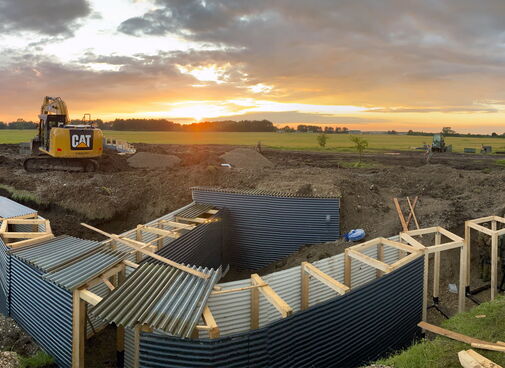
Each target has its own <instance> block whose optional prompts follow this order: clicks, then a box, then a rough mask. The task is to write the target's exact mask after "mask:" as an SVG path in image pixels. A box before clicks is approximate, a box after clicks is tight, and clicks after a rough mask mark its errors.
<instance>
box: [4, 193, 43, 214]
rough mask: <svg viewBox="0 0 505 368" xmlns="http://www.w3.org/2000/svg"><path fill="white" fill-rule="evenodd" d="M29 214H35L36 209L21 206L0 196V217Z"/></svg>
mask: <svg viewBox="0 0 505 368" xmlns="http://www.w3.org/2000/svg"><path fill="white" fill-rule="evenodd" d="M31 214H34V215H35V214H37V211H36V210H34V209H32V208H30V207H26V206H23V205H22V204H20V203H17V202H15V201H13V200H11V199H9V198H6V197H2V196H0V217H1V218H13V217H19V216H26V215H31Z"/></svg>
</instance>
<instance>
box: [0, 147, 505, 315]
mask: <svg viewBox="0 0 505 368" xmlns="http://www.w3.org/2000/svg"><path fill="white" fill-rule="evenodd" d="M136 148H137V150H138V151H139V152H148V153H156V154H163V155H170V156H171V157H172V159H171V160H168V161H169V162H173V163H174V164H173V165H172V166H171V167H170V166H168V167H165V168H162V169H156V168H142V167H140V168H139V167H136V168H132V167H130V166H129V165H128V161H127V159H128V158H127V157H125V156H119V155H116V154H113V153H110V152H109V153H107V154H105V155H104V157H103V159H102V162H101V168H100V171H99V172H96V173H91V174H88V173H66V172H51V173H26V172H25V171H24V170H23V168H22V160H23V158H24V157H23V156H20V155H19V154H18V153H17V151H18V149H17V146H16V145H0V195H6V196H9V197H12V196H16V195H18V196H19V193H17V194H16V192H15V190H25V191H29V192H30V193H31V194H32V195H33V197H32V198H25V199H24V202H25V203H26V204H27V205H29V206H32V207H33V208H36V209H38V210H39V212H40V214H41V215H42V216H44V217H46V218H48V219H50V220H51V224H52V227H53V231H54V232H55V233H57V234H63V233H65V234H69V235H74V236H79V237H85V238H95V239H101V237H100V236H99V235H98V236H97V235H96V234H95V233H93V232H90V231H88V230H87V229H85V228H83V227H82V226H80V225H79V223H80V222H87V223H90V224H92V225H95V226H97V227H99V228H102V229H104V230H106V231H110V232H114V233H121V232H123V231H125V230H129V229H132V228H134V227H135V226H136V225H137V224H140V223H145V222H147V221H149V220H152V219H154V218H156V217H159V216H161V215H162V214H165V213H168V212H170V211H173V210H175V209H177V208H180V207H182V206H183V205H185V204H187V203H189V202H190V201H191V192H190V187H192V186H196V185H200V186H202V185H203V186H220V187H229V188H258V189H275V190H283V191H288V192H299V191H303V192H304V193H310V192H313V193H320V194H323V193H324V194H331V195H339V194H340V195H341V196H342V205H341V207H342V209H341V229H342V232H346V231H348V230H351V229H354V228H363V229H364V230H365V231H366V233H367V239H371V238H374V237H376V236H385V237H388V236H392V235H394V234H397V233H398V232H399V231H400V230H401V225H400V222H399V220H398V216H397V213H396V210H395V209H394V205H393V201H392V198H393V197H398V198H405V197H406V196H410V197H415V196H419V203H418V205H417V209H416V214H417V217H418V220H419V223H420V225H421V227H429V226H442V227H445V228H446V229H449V230H451V231H453V232H455V233H457V234H458V235H461V236H462V235H463V225H464V221H465V220H468V219H472V218H477V217H481V216H488V215H491V214H497V215H503V214H504V213H505V167H503V166H500V165H497V164H496V159H498V158H503V157H498V156H496V155H493V156H482V155H462V154H435V156H434V157H433V158H432V160H431V163H430V164H426V162H425V161H424V159H423V153H422V152H387V153H376V154H367V155H365V156H364V157H363V162H364V164H363V165H362V166H363V167H354V166H355V164H356V163H357V162H358V160H359V156H358V155H356V154H348V153H330V152H328V153H326V152H308V151H284V150H268V149H267V150H263V155H264V156H265V157H266V158H267V159H268V160H269V161H270V162H271V163H272V165H265V164H262V162H263V163H264V161H261V162H260V161H257V162H252V163H251V164H250V165H247V162H245V163H244V166H247V167H249V168H241V167H237V166H235V167H232V168H226V167H221V163H223V162H225V161H223V159H222V158H221V157H220V156H222V155H223V154H225V153H227V152H228V154H227V156H224V157H225V158H226V159H227V160H230V161H231V160H232V159H233V156H232V155H231V156H230V154H229V151H232V150H233V149H235V148H237V147H232V146H219V145H208V146H204V145H202V146H186V145H148V144H137V145H136ZM173 157H177V158H178V159H179V160H175V159H173ZM230 157H231V158H230ZM262 159H263V158H262ZM251 160H254V155H251ZM237 162H241V161H240V160H238V161H237ZM136 166H138V165H136ZM2 188H3V189H2ZM13 191H14V192H13ZM22 197H23V196H22ZM24 197H26V196H24ZM405 208H406V207H405ZM348 245H349V244H348V243H345V242H343V241H342V240H340V241H338V242H336V243H326V244H321V245H316V246H311V247H306V248H304V249H302V250H301V251H300V252H299V253H298V254H295V255H293V256H291V257H289V258H288V259H286V260H282V261H280V262H278V263H277V264H275V265H271V266H269V267H267V268H266V269H265V270H261V272H260V273H267V272H272V271H275V270H280V269H283V268H287V267H291V266H293V265H298V264H299V263H300V262H301V261H302V260H309V261H314V260H318V259H321V258H325V257H328V256H331V255H334V254H336V253H339V252H341V251H342V250H343V249H344V248H345V247H347V246H348ZM472 258H473V259H472V263H473V265H474V266H475V270H474V272H473V279H472V283H473V284H474V285H475V286H480V285H481V284H482V281H481V280H479V278H478V269H477V268H478V266H477V265H478V251H477V250H475V251H474V253H472ZM458 260H459V258H458V256H457V251H452V252H451V253H448V254H447V255H445V254H444V256H443V257H442V285H441V299H442V303H443V307H444V308H446V312H447V313H448V314H454V313H455V306H456V299H457V295H455V294H451V293H450V292H448V291H447V290H448V284H449V283H456V284H457V280H458V276H457V265H458V262H459V261H458ZM242 275H243V273H241V272H237V271H234V270H232V271H230V273H229V275H227V278H237V277H241V276H242ZM487 293H488V292H487ZM477 298H480V299H482V300H486V299H487V298H488V295H486V292H485V293H482V294H480V295H478V296H477ZM468 306H469V307H470V306H472V302H471V301H468ZM440 318H443V317H441V314H440V313H438V312H436V311H435V310H431V311H430V320H432V321H433V322H434V323H438V322H439V319H440Z"/></svg>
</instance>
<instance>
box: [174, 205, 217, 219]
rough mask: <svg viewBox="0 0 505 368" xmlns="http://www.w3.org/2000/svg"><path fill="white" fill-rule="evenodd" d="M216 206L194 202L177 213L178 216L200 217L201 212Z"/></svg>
mask: <svg viewBox="0 0 505 368" xmlns="http://www.w3.org/2000/svg"><path fill="white" fill-rule="evenodd" d="M213 208H214V206H213V205H211V204H205V203H194V204H193V205H191V206H190V207H188V208H185V209H183V210H181V211H180V212H177V214H176V215H175V216H176V217H177V216H179V217H185V218H194V217H198V216H200V215H201V214H203V213H205V212H207V211H208V210H211V209H213Z"/></svg>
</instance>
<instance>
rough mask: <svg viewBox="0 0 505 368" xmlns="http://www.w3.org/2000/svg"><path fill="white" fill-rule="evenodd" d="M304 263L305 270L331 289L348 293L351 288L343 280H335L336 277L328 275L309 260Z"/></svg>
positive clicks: (341, 293)
mask: <svg viewBox="0 0 505 368" xmlns="http://www.w3.org/2000/svg"><path fill="white" fill-rule="evenodd" d="M302 265H303V267H304V269H305V272H306V273H308V274H309V275H311V276H312V277H314V278H315V279H316V280H318V281H320V282H322V283H323V284H325V285H326V286H328V287H329V288H330V289H332V290H334V291H336V292H337V293H339V294H340V295H344V294H345V293H347V292H348V291H349V290H350V289H349V288H348V287H347V286H345V285H344V284H342V283H341V282H339V281H337V280H335V279H334V278H332V277H330V276H328V275H327V274H325V273H324V272H323V271H321V270H320V269H319V268H317V267H315V266H314V265H312V264H310V263H308V262H302Z"/></svg>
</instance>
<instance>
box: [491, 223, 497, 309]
mask: <svg viewBox="0 0 505 368" xmlns="http://www.w3.org/2000/svg"><path fill="white" fill-rule="evenodd" d="M495 226H496V223H495ZM497 284H498V234H496V233H495V234H493V236H492V237H491V300H494V299H495V297H496V293H497V292H498V290H497V286H498V285H497Z"/></svg>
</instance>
